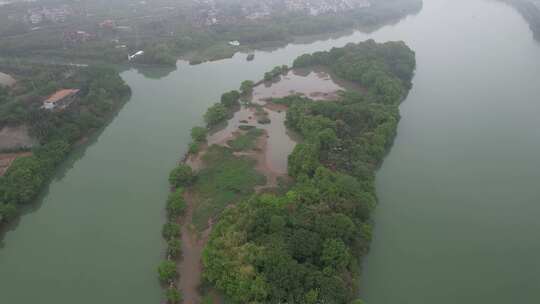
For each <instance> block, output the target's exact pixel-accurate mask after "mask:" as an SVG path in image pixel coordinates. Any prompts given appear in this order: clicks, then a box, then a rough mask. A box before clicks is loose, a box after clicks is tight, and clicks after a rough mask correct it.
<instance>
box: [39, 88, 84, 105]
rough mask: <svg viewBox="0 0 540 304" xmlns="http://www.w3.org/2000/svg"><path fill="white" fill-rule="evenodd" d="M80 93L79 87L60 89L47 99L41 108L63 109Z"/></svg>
mask: <svg viewBox="0 0 540 304" xmlns="http://www.w3.org/2000/svg"><path fill="white" fill-rule="evenodd" d="M78 93H79V90H78V89H62V90H59V91H57V92H56V93H54V94H52V95H51V96H49V98H47V99H45V100H44V101H43V105H42V106H41V108H42V109H45V110H56V109H59V110H63V109H65V108H66V107H67V106H69V105H70V104H71V103H72V102H73V101H74V100H75V97H76V96H77V94H78Z"/></svg>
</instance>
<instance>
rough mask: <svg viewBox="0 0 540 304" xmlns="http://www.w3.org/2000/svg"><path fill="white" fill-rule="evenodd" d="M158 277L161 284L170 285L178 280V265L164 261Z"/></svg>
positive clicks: (159, 267)
mask: <svg viewBox="0 0 540 304" xmlns="http://www.w3.org/2000/svg"><path fill="white" fill-rule="evenodd" d="M158 276H159V281H160V282H161V283H164V284H166V283H170V282H173V281H174V280H176V277H177V272H176V263H175V262H173V261H168V260H167V261H162V262H161V264H159V266H158Z"/></svg>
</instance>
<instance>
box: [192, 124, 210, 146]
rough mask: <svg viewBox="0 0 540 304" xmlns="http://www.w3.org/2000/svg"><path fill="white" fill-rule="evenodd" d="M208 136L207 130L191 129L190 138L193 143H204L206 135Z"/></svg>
mask: <svg viewBox="0 0 540 304" xmlns="http://www.w3.org/2000/svg"><path fill="white" fill-rule="evenodd" d="M207 134H208V129H207V128H203V127H193V128H192V129H191V138H192V139H193V140H194V141H195V142H199V143H201V142H205V141H206V135H207Z"/></svg>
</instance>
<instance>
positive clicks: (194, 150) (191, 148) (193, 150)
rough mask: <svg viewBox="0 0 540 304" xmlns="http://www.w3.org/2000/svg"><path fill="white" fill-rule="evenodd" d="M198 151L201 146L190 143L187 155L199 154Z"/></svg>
mask: <svg viewBox="0 0 540 304" xmlns="http://www.w3.org/2000/svg"><path fill="white" fill-rule="evenodd" d="M200 149H201V145H199V143H196V142H192V143H190V144H189V153H191V154H197V153H199V150H200Z"/></svg>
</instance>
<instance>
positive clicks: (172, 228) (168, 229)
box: [161, 223, 180, 240]
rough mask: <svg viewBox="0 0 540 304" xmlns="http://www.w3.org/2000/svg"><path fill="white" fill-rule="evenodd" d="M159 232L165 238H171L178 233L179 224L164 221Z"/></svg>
mask: <svg viewBox="0 0 540 304" xmlns="http://www.w3.org/2000/svg"><path fill="white" fill-rule="evenodd" d="M161 234H162V235H163V237H164V238H165V239H166V240H171V239H173V238H175V237H177V236H179V235H180V225H178V224H176V223H166V224H165V225H163V229H162V230H161Z"/></svg>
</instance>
